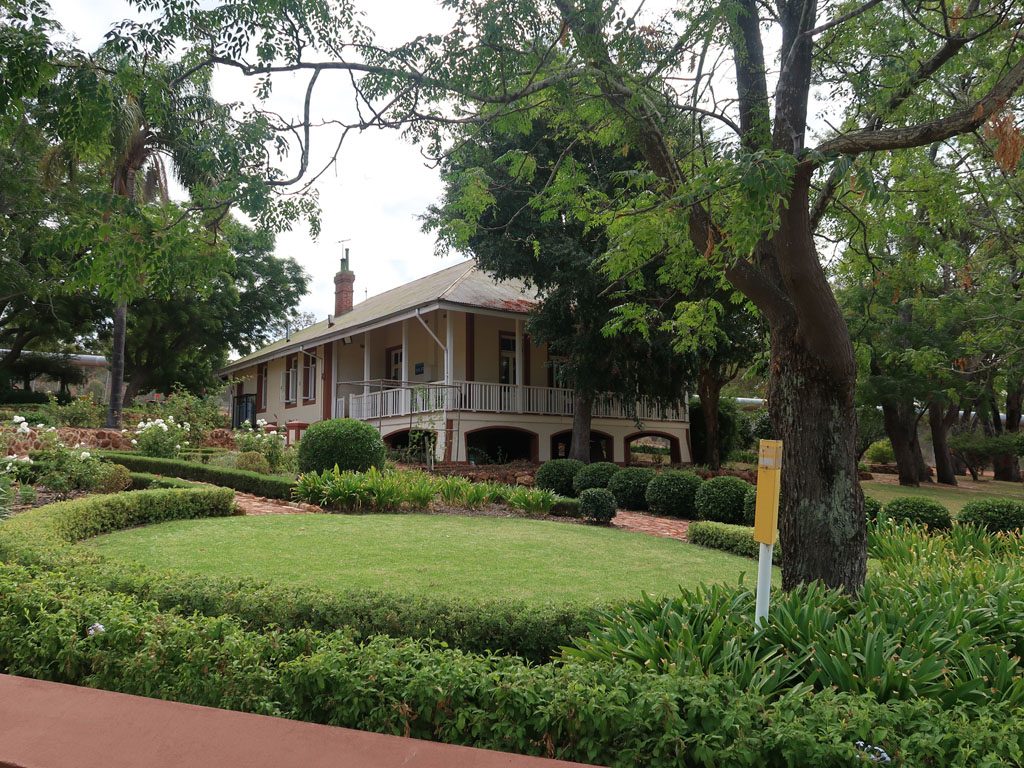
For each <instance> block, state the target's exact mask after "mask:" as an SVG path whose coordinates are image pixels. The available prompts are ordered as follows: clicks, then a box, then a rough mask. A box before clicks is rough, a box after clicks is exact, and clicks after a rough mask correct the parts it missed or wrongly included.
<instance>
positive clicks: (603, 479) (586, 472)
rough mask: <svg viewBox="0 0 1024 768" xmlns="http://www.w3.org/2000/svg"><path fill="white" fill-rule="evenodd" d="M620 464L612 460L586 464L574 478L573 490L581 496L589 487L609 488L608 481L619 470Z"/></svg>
mask: <svg viewBox="0 0 1024 768" xmlns="http://www.w3.org/2000/svg"><path fill="white" fill-rule="evenodd" d="M619 469H620V467H619V466H618V464H612V463H611V462H610V461H596V462H594V463H593V464H584V465H583V466H582V467H580V469H579V471H578V472H577V473H576V477H574V478H573V480H572V487H573V490H574V491H576V495H577V496H579V495H580V494H581V493H583V492H584V491H585V490H587V489H588V488H607V487H608V481H609V480H611V479H612V476H613V475H614V474H615V473H616V472H618V471H619Z"/></svg>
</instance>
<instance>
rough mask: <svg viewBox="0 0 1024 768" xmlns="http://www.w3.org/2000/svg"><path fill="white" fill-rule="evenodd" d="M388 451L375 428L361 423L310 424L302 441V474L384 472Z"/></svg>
mask: <svg viewBox="0 0 1024 768" xmlns="http://www.w3.org/2000/svg"><path fill="white" fill-rule="evenodd" d="M386 458H387V448H386V447H385V446H384V441H383V440H382V439H381V436H380V432H379V431H378V430H377V429H376V427H374V426H373V425H372V424H367V423H366V422H365V421H359V420H358V419H327V420H326V421H318V422H316V423H315V424H311V425H310V427H309V429H307V430H306V431H305V432H304V433H303V435H302V439H301V440H300V441H299V455H298V461H299V471H300V472H325V471H329V470H332V469H334V468H335V467H338V469H340V470H341V471H342V472H365V471H366V470H368V469H370V467H376V468H377V469H382V468H383V467H384V460H385V459H386Z"/></svg>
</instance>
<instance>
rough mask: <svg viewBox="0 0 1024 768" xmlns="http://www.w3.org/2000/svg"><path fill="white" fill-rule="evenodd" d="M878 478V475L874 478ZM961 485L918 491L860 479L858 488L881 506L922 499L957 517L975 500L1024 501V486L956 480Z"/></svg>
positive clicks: (933, 486) (925, 486) (924, 486)
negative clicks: (904, 499)
mask: <svg viewBox="0 0 1024 768" xmlns="http://www.w3.org/2000/svg"><path fill="white" fill-rule="evenodd" d="M876 477H877V475H876ZM958 482H959V483H960V485H959V486H958V487H956V488H953V487H951V486H947V485H938V484H937V483H931V484H922V485H921V486H920V487H919V488H910V487H904V486H901V485H898V484H897V483H895V482H886V481H879V480H863V481H861V484H860V485H861V488H863V489H864V493H866V494H867V495H868V496H871V497H873V498H875V499H878V501H880V502H882V503H883V504H885V503H887V502H889V501H892V500H893V499H895V498H896V497H897V496H921V497H924V498H927V499H932V500H933V501H937V502H939V503H940V504H942V505H943V506H945V507H946V508H947V509H948V510H949V511H950V512H951V513H952V514H953V515H956V514H957V513H958V512H959V511H960V510H961V509H963V506H964V504H966V503H967V502H968V501H973V500H975V499H992V498H998V499H1014V500H1016V501H1024V484H1021V483H1006V482H1002V481H997V480H981V481H979V482H973V481H971V480H963V479H959V478H958Z"/></svg>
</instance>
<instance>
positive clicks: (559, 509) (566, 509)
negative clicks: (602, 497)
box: [551, 496, 580, 517]
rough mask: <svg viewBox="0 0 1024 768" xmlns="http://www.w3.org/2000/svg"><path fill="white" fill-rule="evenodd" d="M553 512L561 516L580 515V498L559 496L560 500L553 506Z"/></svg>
mask: <svg viewBox="0 0 1024 768" xmlns="http://www.w3.org/2000/svg"><path fill="white" fill-rule="evenodd" d="M551 514H552V515H559V516H561V517H579V516H580V500H579V499H573V498H565V497H564V496H562V497H559V499H558V501H556V502H555V506H553V507H552V508H551Z"/></svg>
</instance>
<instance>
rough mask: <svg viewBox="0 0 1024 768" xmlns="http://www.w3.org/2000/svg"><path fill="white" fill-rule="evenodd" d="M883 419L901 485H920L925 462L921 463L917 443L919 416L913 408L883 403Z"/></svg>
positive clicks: (904, 404)
mask: <svg viewBox="0 0 1024 768" xmlns="http://www.w3.org/2000/svg"><path fill="white" fill-rule="evenodd" d="M882 418H883V420H884V421H885V433H886V434H887V435H888V436H889V442H891V443H892V451H893V454H895V456H896V470H897V472H898V473H899V478H900V485H908V486H916V485H919V484H920V482H921V465H922V464H923V463H924V461H923V459H921V460H920V461H919V454H920V450H921V446H920V443H918V441H917V414H916V413H914V408H913V406H908V404H906V403H897V402H893V401H890V402H886V403H883V404H882Z"/></svg>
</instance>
